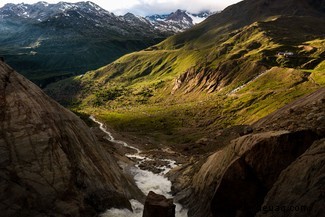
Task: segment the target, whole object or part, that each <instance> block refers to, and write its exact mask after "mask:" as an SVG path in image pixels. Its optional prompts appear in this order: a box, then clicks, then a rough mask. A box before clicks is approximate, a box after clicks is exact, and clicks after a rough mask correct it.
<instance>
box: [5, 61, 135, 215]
mask: <svg viewBox="0 0 325 217" xmlns="http://www.w3.org/2000/svg"><path fill="white" fill-rule="evenodd" d="M0 156H1V158H0V177H1V179H0V186H1V187H0V188H1V192H2V193H1V196H0V200H1V203H0V210H1V215H2V216H33V217H35V216H94V215H95V214H96V213H98V212H103V211H105V210H106V209H107V208H110V207H116V208H129V209H131V206H130V203H129V201H128V199H130V198H131V197H132V196H131V194H132V192H133V195H139V196H140V195H141V192H140V190H138V189H137V187H135V184H134V183H133V181H132V180H130V179H128V178H127V177H125V176H124V175H123V174H122V172H121V170H120V168H119V166H118V165H117V163H116V159H115V158H114V157H113V156H112V155H110V154H108V152H106V151H105V149H104V148H103V147H102V146H101V145H100V143H99V142H98V141H97V140H96V137H95V136H94V135H93V134H92V133H91V131H90V130H89V128H88V127H87V126H86V125H85V124H84V123H83V121H81V120H80V119H79V118H78V117H77V116H76V115H74V114H73V113H72V112H70V111H68V110H67V109H64V108H63V107H61V106H60V105H59V104H57V103H56V102H54V101H53V100H51V99H50V98H49V97H48V96H46V95H45V94H44V93H43V92H42V91H41V90H40V89H39V88H38V87H37V86H36V85H34V84H33V83H32V82H30V81H28V80H27V79H25V78H24V77H23V76H21V75H19V74H18V73H16V72H15V71H14V70H13V69H12V68H10V67H9V66H8V65H6V64H5V63H3V62H1V61H0Z"/></svg>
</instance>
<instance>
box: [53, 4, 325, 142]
mask: <svg viewBox="0 0 325 217" xmlns="http://www.w3.org/2000/svg"><path fill="white" fill-rule="evenodd" d="M316 3H317V1H316V2H315V1H308V0H300V1H291V0H286V1H277V0H273V1H263V0H259V1H250V0H246V1H243V2H240V3H238V4H236V5H233V6H230V7H228V8H226V9H225V10H224V11H222V12H221V13H219V14H216V15H213V16H211V17H209V18H208V19H207V20H206V21H204V22H202V23H201V24H199V25H197V26H196V27H194V28H192V29H191V30H189V31H186V32H184V33H181V34H177V35H175V36H172V37H170V38H168V39H167V40H165V41H163V42H161V43H160V44H158V45H155V46H151V47H149V48H147V49H145V50H143V51H140V52H136V53H132V54H128V55H126V56H123V57H122V58H120V59H118V60H116V61H115V62H113V63H112V64H110V65H107V66H105V67H102V68H100V69H98V70H95V71H91V72H88V73H86V74H85V75H83V76H78V77H74V78H71V79H68V80H65V81H62V82H59V83H56V84H55V85H51V86H50V87H49V88H48V89H47V92H48V93H49V94H50V95H51V96H52V97H54V98H55V99H57V100H58V101H60V102H61V103H62V104H64V105H68V106H70V107H71V108H73V109H76V110H82V111H83V112H86V113H92V114H98V115H99V116H100V117H101V118H102V119H103V120H105V121H106V122H107V123H108V124H109V125H110V126H112V127H114V128H115V129H118V130H120V131H125V132H128V133H130V132H131V133H136V134H145V135H149V136H151V137H154V140H157V142H160V141H161V140H167V141H168V142H169V143H171V144H173V143H174V144H178V145H179V144H183V143H184V144H193V146H195V144H196V143H195V142H196V141H197V140H199V139H201V138H206V137H208V138H209V139H213V137H212V136H211V133H213V132H216V131H217V130H219V129H222V128H225V127H230V126H233V125H236V124H249V123H252V122H254V121H256V120H258V119H260V118H262V117H264V116H266V115H267V114H269V113H271V112H273V111H275V110H276V109H277V108H280V107H282V106H283V105H285V104H287V103H289V102H290V101H292V100H294V99H296V98H297V97H300V96H302V95H304V94H307V93H310V92H312V91H313V90H316V89H319V88H320V87H322V86H324V60H325V56H324V55H325V53H324V51H325V50H324V49H325V39H324V34H325V28H324V26H325V25H324V24H325V21H324V20H325V19H324V12H323V10H322V8H323V6H322V7H320V6H321V5H317V4H316ZM262 9H263V10H262ZM210 137H211V138H210Z"/></svg>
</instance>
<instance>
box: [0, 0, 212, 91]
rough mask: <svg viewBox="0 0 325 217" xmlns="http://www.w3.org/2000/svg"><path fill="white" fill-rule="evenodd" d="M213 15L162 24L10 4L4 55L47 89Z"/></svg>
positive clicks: (90, 7) (100, 12) (78, 9)
mask: <svg viewBox="0 0 325 217" xmlns="http://www.w3.org/2000/svg"><path fill="white" fill-rule="evenodd" d="M209 15H210V13H208V12H203V13H199V14H195V15H192V14H190V13H187V12H185V11H181V10H178V11H176V12H175V13H171V14H168V15H164V19H160V20H159V21H158V20H157V19H153V17H150V19H149V17H147V18H143V17H140V16H136V15H133V14H131V13H127V14H125V15H124V16H116V15H114V14H113V13H110V12H108V11H106V10H104V9H102V8H101V7H99V6H98V5H96V4H94V3H92V2H79V3H67V2H60V3H57V4H48V3H46V2H38V3H35V4H23V3H22V4H6V5H5V6H4V7H3V8H0V45H1V48H0V55H1V56H4V57H5V59H6V61H7V62H8V63H9V64H10V65H12V66H13V67H14V68H15V69H16V70H17V71H19V72H20V73H22V74H23V75H25V76H26V77H27V78H29V79H31V80H32V81H33V82H34V83H36V84H38V85H40V86H42V87H45V86H46V85H47V84H49V83H51V82H53V81H57V80H61V79H63V78H67V77H70V76H72V75H76V74H81V73H85V72H86V71H88V70H92V69H97V68H99V67H100V66H103V65H105V64H108V63H110V62H112V61H114V60H116V59H117V58H118V57H121V56H122V55H124V54H126V53H130V52H132V51H136V50H141V49H144V48H146V47H149V46H150V45H153V44H156V43H158V42H160V41H162V40H163V39H165V38H166V37H168V36H170V35H173V34H174V33H176V32H180V31H183V30H185V29H188V28H190V27H192V26H193V25H194V24H196V22H200V21H203V20H204V19H205V18H206V17H207V16H209ZM157 16H158V15H157Z"/></svg>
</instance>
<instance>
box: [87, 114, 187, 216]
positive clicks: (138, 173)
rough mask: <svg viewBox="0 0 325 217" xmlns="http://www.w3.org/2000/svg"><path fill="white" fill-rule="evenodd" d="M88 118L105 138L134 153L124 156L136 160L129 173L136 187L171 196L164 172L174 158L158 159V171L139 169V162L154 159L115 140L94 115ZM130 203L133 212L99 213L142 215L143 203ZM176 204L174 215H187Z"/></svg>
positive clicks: (170, 167)
mask: <svg viewBox="0 0 325 217" xmlns="http://www.w3.org/2000/svg"><path fill="white" fill-rule="evenodd" d="M90 119H91V120H92V121H94V122H95V123H97V124H99V128H100V129H101V130H102V131H103V132H104V133H105V134H106V135H107V136H106V139H107V140H109V141H110V142H113V143H115V144H118V145H121V146H124V147H127V148H129V149H131V150H133V151H134V152H135V153H132V154H131V153H127V154H125V156H126V157H128V158H129V159H131V160H132V161H134V162H136V164H135V165H134V166H133V167H132V168H131V170H130V171H131V174H132V176H133V177H134V180H135V182H136V185H137V186H138V188H139V189H140V190H141V191H142V192H143V193H144V194H145V195H147V194H148V193H149V191H153V192H155V193H157V194H161V195H164V196H165V197H167V198H171V197H172V195H171V193H170V192H171V187H172V183H171V182H170V181H169V180H168V179H167V178H166V177H165V174H166V173H168V172H169V171H170V170H171V169H172V168H174V167H176V166H177V164H176V162H175V161H174V160H171V159H159V160H160V161H164V162H165V164H164V166H157V168H156V169H158V170H159V171H160V172H159V173H153V172H151V171H148V170H145V169H141V168H140V167H139V165H140V164H142V163H144V162H152V161H155V159H152V158H150V157H148V156H145V155H144V154H143V153H142V152H141V150H140V149H138V148H136V147H134V146H131V145H129V144H128V143H126V142H124V141H121V140H116V139H115V138H114V137H113V135H112V133H111V132H109V131H108V130H107V129H106V128H105V126H104V124H103V123H101V122H100V121H98V120H97V119H96V118H95V117H94V116H90ZM130 203H131V205H132V209H133V212H131V211H130V210H128V209H115V208H113V209H109V210H107V211H106V212H105V213H103V214H102V215H101V217H142V213H143V207H144V206H143V204H141V203H140V202H139V201H137V200H130ZM175 204H176V217H187V210H186V209H183V207H182V206H181V205H180V204H177V203H175Z"/></svg>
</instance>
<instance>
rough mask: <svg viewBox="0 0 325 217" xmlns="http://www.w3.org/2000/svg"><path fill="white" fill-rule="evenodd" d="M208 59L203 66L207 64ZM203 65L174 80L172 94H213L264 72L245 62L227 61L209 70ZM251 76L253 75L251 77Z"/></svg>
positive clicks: (262, 67) (256, 65) (256, 66)
mask: <svg viewBox="0 0 325 217" xmlns="http://www.w3.org/2000/svg"><path fill="white" fill-rule="evenodd" d="M208 61H209V60H208V57H207V60H206V63H204V64H205V65H207V64H208ZM204 64H202V66H200V67H196V68H195V67H192V68H190V69H188V70H187V71H185V72H184V73H183V74H181V75H180V76H178V78H176V79H175V83H174V86H173V89H172V91H171V93H172V94H174V93H176V92H177V91H181V90H182V91H183V92H185V93H189V92H192V91H195V90H200V91H206V92H209V93H211V92H214V91H216V90H219V89H221V88H223V87H225V86H227V85H229V84H231V82H232V81H233V80H236V79H240V78H246V79H247V77H251V79H253V77H254V76H256V75H258V74H259V73H261V72H262V71H264V70H265V67H264V66H261V65H259V64H257V63H255V62H249V61H247V62H245V61H243V60H229V61H227V62H225V63H222V64H220V66H218V67H217V68H216V69H210V68H209V67H206V66H205V65H204ZM238 65H242V73H241V74H238V73H237V67H238ZM252 75H254V76H253V77H252Z"/></svg>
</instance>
